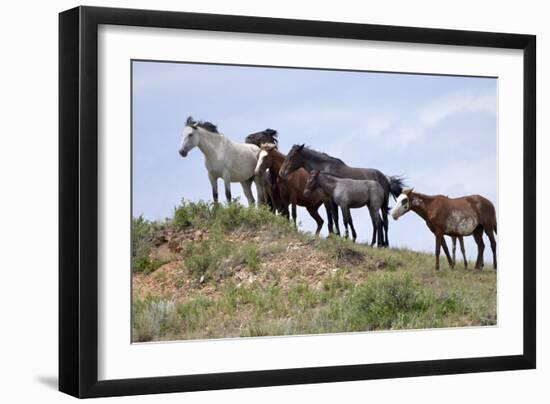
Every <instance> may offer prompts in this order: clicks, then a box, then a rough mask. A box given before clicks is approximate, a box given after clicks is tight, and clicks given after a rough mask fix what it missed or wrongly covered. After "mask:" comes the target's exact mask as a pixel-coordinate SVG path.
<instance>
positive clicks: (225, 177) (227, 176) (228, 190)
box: [223, 172, 231, 203]
mask: <svg viewBox="0 0 550 404" xmlns="http://www.w3.org/2000/svg"><path fill="white" fill-rule="evenodd" d="M223 182H224V186H225V199H227V203H231V175H230V174H229V173H228V172H224V173H223Z"/></svg>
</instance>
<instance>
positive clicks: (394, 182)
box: [386, 175, 405, 199]
mask: <svg viewBox="0 0 550 404" xmlns="http://www.w3.org/2000/svg"><path fill="white" fill-rule="evenodd" d="M386 178H388V181H389V182H390V193H391V194H392V195H393V197H394V198H395V199H397V197H398V196H399V195H401V192H403V187H405V178H404V177H403V176H400V175H391V176H389V175H386Z"/></svg>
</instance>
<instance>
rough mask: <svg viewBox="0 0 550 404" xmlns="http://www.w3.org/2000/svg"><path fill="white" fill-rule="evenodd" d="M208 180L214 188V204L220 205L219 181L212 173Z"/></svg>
mask: <svg viewBox="0 0 550 404" xmlns="http://www.w3.org/2000/svg"><path fill="white" fill-rule="evenodd" d="M208 179H209V180H210V185H211V186H212V198H213V199H214V203H218V179H217V178H215V177H214V176H213V175H212V174H210V173H208Z"/></svg>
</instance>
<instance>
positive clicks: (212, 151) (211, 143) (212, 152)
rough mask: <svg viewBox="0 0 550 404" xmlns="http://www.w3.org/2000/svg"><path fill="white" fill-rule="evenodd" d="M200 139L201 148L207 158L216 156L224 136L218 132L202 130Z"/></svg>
mask: <svg viewBox="0 0 550 404" xmlns="http://www.w3.org/2000/svg"><path fill="white" fill-rule="evenodd" d="M199 136H200V140H199V145H198V147H199V149H200V151H201V152H202V153H203V154H204V155H205V157H206V158H207V159H211V158H215V156H216V155H217V154H218V151H219V148H220V147H221V144H222V142H223V139H224V137H223V136H221V135H219V134H217V133H211V132H208V131H207V130H204V129H203V130H202V131H201V133H200V135H199Z"/></svg>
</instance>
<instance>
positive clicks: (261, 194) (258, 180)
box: [254, 175, 267, 205]
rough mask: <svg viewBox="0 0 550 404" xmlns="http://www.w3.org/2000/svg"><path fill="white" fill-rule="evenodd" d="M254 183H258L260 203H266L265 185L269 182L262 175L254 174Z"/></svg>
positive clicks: (257, 192) (257, 191)
mask: <svg viewBox="0 0 550 404" xmlns="http://www.w3.org/2000/svg"><path fill="white" fill-rule="evenodd" d="M254 184H255V185H256V195H258V205H265V203H266V199H265V193H266V191H265V187H266V185H267V184H266V183H265V181H263V179H262V177H261V175H255V176H254Z"/></svg>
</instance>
